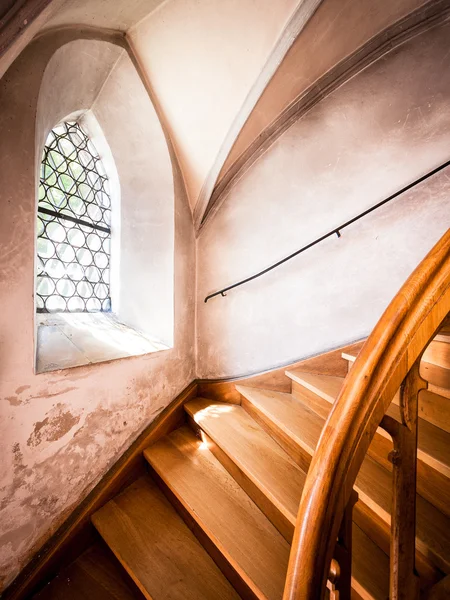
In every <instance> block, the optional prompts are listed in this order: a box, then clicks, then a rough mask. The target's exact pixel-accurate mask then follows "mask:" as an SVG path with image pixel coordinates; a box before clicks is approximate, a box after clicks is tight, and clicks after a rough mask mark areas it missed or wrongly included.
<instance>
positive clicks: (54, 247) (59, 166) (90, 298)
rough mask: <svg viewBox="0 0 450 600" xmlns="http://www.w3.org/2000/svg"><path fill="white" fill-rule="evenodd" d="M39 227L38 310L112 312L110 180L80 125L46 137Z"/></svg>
mask: <svg viewBox="0 0 450 600" xmlns="http://www.w3.org/2000/svg"><path fill="white" fill-rule="evenodd" d="M37 225H38V234H37V235H38V238H37V262H38V266H37V269H38V272H37V288H36V306H37V312H41V313H48V312H96V311H109V310H111V299H110V290H109V266H110V245H111V228H110V227H111V200H110V194H109V182H108V177H107V176H106V172H105V169H104V167H103V165H102V161H101V159H100V157H99V155H98V153H97V151H96V149H95V148H94V146H93V144H92V142H91V141H90V140H89V138H88V136H87V135H86V133H85V132H84V131H83V129H82V128H81V127H80V125H79V123H74V122H65V123H62V124H60V125H58V126H57V127H55V128H54V129H53V130H52V131H51V132H50V133H49V135H48V137H47V140H46V143H45V148H44V153H43V158H42V163H41V172H40V185H39V201H38V224H37Z"/></svg>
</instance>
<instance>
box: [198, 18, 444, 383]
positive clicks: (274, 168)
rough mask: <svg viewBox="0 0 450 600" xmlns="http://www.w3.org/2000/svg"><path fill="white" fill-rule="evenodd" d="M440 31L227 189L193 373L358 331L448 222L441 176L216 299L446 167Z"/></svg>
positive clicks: (295, 353)
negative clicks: (221, 291) (212, 295)
mask: <svg viewBox="0 0 450 600" xmlns="http://www.w3.org/2000/svg"><path fill="white" fill-rule="evenodd" d="M449 36H450V25H449V23H445V24H443V25H441V26H439V27H434V28H433V29H430V30H428V31H427V32H425V33H423V34H421V35H420V36H417V37H415V38H413V39H412V40H410V41H409V42H407V43H405V44H403V45H402V46H399V47H397V48H396V49H394V50H393V51H391V52H390V53H389V54H388V55H386V56H384V57H383V58H381V59H379V60H378V61H376V62H375V63H373V64H371V65H370V66H369V67H367V68H366V69H365V70H364V71H362V72H361V73H360V74H358V75H357V76H356V77H354V78H353V79H351V80H350V81H348V82H347V83H346V84H345V85H343V86H342V87H341V88H339V89H338V90H336V91H335V92H334V93H333V94H332V95H330V96H328V97H327V98H326V99H324V100H323V101H321V102H320V103H319V104H317V105H316V106H315V107H314V108H313V109H312V110H311V111H310V112H309V113H307V114H306V115H305V116H304V117H303V118H302V119H300V120H298V121H297V122H296V123H294V124H293V125H292V126H291V127H290V129H288V130H287V131H286V132H285V133H284V134H283V135H282V136H281V137H280V138H279V139H278V140H277V141H276V142H275V144H273V145H272V146H271V147H270V148H269V150H268V151H267V152H266V153H265V154H264V155H263V156H262V157H261V158H260V159H258V161H257V162H256V163H255V164H254V165H253V166H252V167H251V168H250V169H249V171H248V172H247V173H246V174H245V175H244V177H243V178H242V179H241V180H240V181H238V182H237V183H236V184H235V185H234V187H233V188H232V189H231V191H230V193H229V195H228V197H227V198H226V199H225V201H224V203H223V204H222V206H221V208H220V209H219V210H218V212H217V213H216V214H215V215H214V217H213V218H212V219H211V220H210V221H209V222H208V223H207V224H206V225H205V226H204V228H203V229H202V231H201V234H200V237H199V238H198V242H197V243H198V248H197V279H198V296H197V322H198V329H197V343H198V369H197V374H198V376H199V377H212V378H215V377H217V378H219V377H226V376H237V375H240V374H247V373H251V372H253V371H259V370H263V369H269V368H272V367H274V366H276V365H282V364H286V363H290V362H294V361H295V360H299V359H301V358H303V357H307V356H310V355H313V354H315V353H319V352H322V351H325V350H327V349H330V348H333V347H337V346H339V345H344V344H345V343H347V342H350V341H354V340H355V339H358V338H361V337H363V336H365V335H367V334H368V333H369V332H370V331H371V329H372V328H373V326H374V325H375V323H376V321H377V320H378V318H379V317H380V316H381V313H382V311H383V310H384V308H385V307H386V306H387V304H388V303H389V302H390V300H391V299H392V297H393V296H394V294H395V293H396V292H397V290H398V289H399V288H400V286H401V285H402V284H403V282H404V281H405V279H406V278H407V276H408V275H409V274H410V272H411V271H412V270H413V269H414V267H415V266H416V265H417V264H418V263H419V262H420V260H421V259H422V258H423V257H424V255H425V254H426V252H427V251H428V250H429V249H430V248H431V247H432V246H433V245H434V243H435V242H436V241H437V240H438V239H439V238H440V236H442V234H443V233H444V232H445V231H446V230H447V228H448V227H449V226H450V212H449V198H450V183H449V181H450V170H449V169H447V170H446V171H445V172H443V173H441V174H440V175H437V176H435V177H434V178H433V179H431V180H429V181H427V182H426V183H424V184H422V185H420V186H418V187H417V188H415V189H414V190H413V191H411V192H409V193H407V194H404V195H403V196H402V197H400V198H398V199H397V200H395V201H393V202H392V203H391V204H389V205H386V206H385V207H383V208H382V209H380V210H379V211H377V212H375V213H373V214H372V215H370V216H368V217H366V218H364V219H363V220H361V221H359V222H358V223H356V224H354V225H352V226H351V227H349V228H348V229H346V230H345V231H343V234H342V237H341V238H340V239H338V238H337V237H336V238H332V239H331V238H330V239H328V240H326V241H325V242H323V243H322V244H320V245H319V246H317V247H315V248H313V249H311V250H309V251H307V252H306V253H304V254H302V255H301V256H299V257H297V258H295V259H294V260H292V261H290V262H289V263H287V264H285V265H283V266H282V267H280V268H278V269H276V270H274V271H272V272H271V273H268V274H266V275H264V276H263V277H261V278H259V279H257V280H255V281H252V282H250V283H248V284H246V285H245V286H243V287H241V288H238V289H235V290H232V291H230V292H228V294H227V296H226V297H225V298H222V297H216V298H214V299H212V300H210V301H209V302H208V303H207V304H205V303H204V298H205V297H206V295H208V294H210V293H212V292H214V291H217V290H219V289H221V288H223V287H225V286H227V285H230V284H233V283H235V282H237V281H239V280H240V279H243V278H245V277H248V276H250V275H252V274H254V273H256V272H258V271H260V270H262V269H264V268H265V267H267V266H269V265H270V264H272V263H274V262H276V261H277V260H279V259H281V258H283V257H285V256H287V255H289V254H290V253H292V252H294V251H295V250H297V249H298V248H300V247H301V246H303V245H305V244H307V243H308V242H311V241H313V240H314V239H315V238H317V237H319V236H320V235H323V234H324V233H326V232H327V231H329V230H330V229H333V228H335V227H337V226H338V225H339V224H341V223H343V222H345V221H346V220H347V219H350V218H352V217H353V216H355V215H356V214H358V213H360V212H362V211H363V210H365V209H366V208H368V207H370V206H372V205H374V204H376V203H377V202H379V201H380V200H382V199H383V198H385V197H387V196H388V195H390V194H392V193H394V192H396V191H397V190H399V189H401V188H402V187H403V186H405V185H406V184H408V183H410V182H412V181H414V180H415V179H417V178H418V177H420V176H421V175H423V174H425V173H427V172H428V171H430V170H432V169H433V168H435V167H436V166H438V165H439V164H441V163H444V162H445V161H446V160H448V159H449V150H448V149H449V142H450V102H449V100H450V72H449V71H448V69H446V68H445V65H446V64H447V58H448V40H449V39H450V38H449Z"/></svg>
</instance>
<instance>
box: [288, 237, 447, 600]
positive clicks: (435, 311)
mask: <svg viewBox="0 0 450 600" xmlns="http://www.w3.org/2000/svg"><path fill="white" fill-rule="evenodd" d="M449 311H450V230H448V231H447V233H446V234H445V235H444V236H443V237H442V238H441V240H440V241H439V242H438V243H437V244H436V246H435V247H434V248H433V249H432V250H431V252H430V253H429V254H428V255H427V256H426V257H425V259H424V260H423V261H422V262H421V263H420V265H419V266H418V267H417V269H416V270H415V271H414V272H413V274H412V275H411V276H410V277H409V278H408V280H407V281H406V283H405V284H404V285H403V287H402V288H401V290H400V291H399V292H398V294H397V295H396V296H395V298H394V299H393V301H392V302H391V304H390V305H389V307H388V308H387V309H386V311H385V313H384V314H383V316H382V317H381V319H380V321H379V322H378V324H377V325H376V327H375V329H374V330H373V332H372V334H371V335H370V337H369V338H368V340H367V342H366V343H365V345H364V347H363V349H362V350H361V352H360V354H359V355H358V358H357V359H356V361H355V364H354V366H353V368H352V369H351V371H350V373H349V375H348V376H347V378H346V380H345V383H344V386H343V388H342V391H341V393H340V395H339V398H338V400H337V401H336V403H335V404H334V406H333V409H332V411H331V412H330V414H329V417H328V419H327V422H326V423H325V426H324V429H323V431H322V434H321V437H320V440H319V443H318V445H317V448H316V451H315V454H314V458H313V460H312V462H311V466H310V468H309V471H308V476H307V479H306V483H305V486H304V490H303V494H302V499H301V503H300V507H299V512H298V517H297V523H296V528H295V533H294V539H293V542H292V549H291V555H290V561H289V568H288V573H287V579H286V586H285V591H284V596H283V598H284V600H320V599H321V598H323V595H324V593H325V587H326V586H327V582H328V587H329V589H330V592H331V594H332V596H331V597H332V598H333V594H334V598H339V599H340V600H346V599H347V598H350V588H349V583H348V582H349V577H350V574H349V571H348V570H349V568H350V564H351V563H350V561H351V543H348V539H349V537H348V531H349V529H348V528H349V527H350V531H351V520H350V524H349V514H350V515H351V509H352V506H353V503H354V496H353V495H352V490H353V486H354V483H355V480H356V476H357V474H358V471H359V469H360V467H361V464H362V461H363V460H364V456H365V454H366V452H367V449H368V447H369V445H370V442H371V440H372V438H373V437H374V435H375V432H376V429H377V427H378V426H379V425H381V426H382V427H384V428H385V429H386V430H387V431H388V433H389V434H390V435H391V436H392V438H393V442H394V450H393V451H392V453H391V455H390V458H391V462H392V464H393V504H392V517H391V551H390V563H391V568H390V597H391V599H392V600H403V599H404V600H406V599H408V600H411V599H414V598H417V597H418V578H417V576H416V573H415V568H414V560H415V497H416V458H417V412H418V411H417V403H418V393H419V391H420V390H421V389H424V388H426V382H424V381H423V380H422V379H421V377H420V374H419V363H420V358H421V356H422V353H423V352H424V350H425V349H426V347H427V346H428V344H429V342H430V340H431V339H432V338H433V337H434V335H435V334H436V332H437V330H438V329H439V326H440V324H441V323H442V322H443V320H444V319H445V317H446V316H447V314H448V313H449ZM399 388H400V389H401V395H400V411H401V423H400V422H397V421H395V420H394V419H392V418H390V417H388V416H386V415H385V413H386V411H387V409H388V407H389V405H390V403H391V401H392V399H393V397H394V395H395V393H396V392H397V390H398V389H399ZM345 528H347V534H346V536H345V539H346V540H347V542H346V543H347V546H346V543H345V542H343V538H342V531H344V530H345ZM336 540H337V542H336ZM343 548H345V549H346V552H347V554H345V552H344V554H342V549H343ZM339 557H341V558H339ZM342 557H344V558H342ZM332 561H333V562H332ZM336 562H337V563H338V565H336Z"/></svg>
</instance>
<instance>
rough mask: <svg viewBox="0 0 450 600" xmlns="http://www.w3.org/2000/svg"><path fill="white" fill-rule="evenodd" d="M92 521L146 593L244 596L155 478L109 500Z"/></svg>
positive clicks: (194, 598) (194, 599)
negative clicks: (230, 581)
mask: <svg viewBox="0 0 450 600" xmlns="http://www.w3.org/2000/svg"><path fill="white" fill-rule="evenodd" d="M149 517H151V518H149ZM92 521H93V523H94V525H95V527H96V528H97V530H98V531H99V533H100V534H101V536H102V537H103V539H104V540H105V542H106V543H107V544H108V546H109V547H110V548H111V550H112V551H113V552H114V554H115V555H116V557H117V558H118V560H119V561H120V562H121V563H122V565H123V566H124V568H125V569H126V571H127V572H128V573H129V575H130V576H131V577H132V578H133V580H134V581H135V583H136V585H137V586H138V588H139V589H140V590H141V592H142V593H143V594H144V596H145V597H146V598H149V599H151V600H160V599H165V600H169V599H170V600H189V599H190V600H198V599H201V598H202V599H204V600H212V599H215V598H221V599H223V600H237V599H238V598H239V596H238V595H237V593H236V592H235V590H234V589H233V588H232V587H231V585H230V584H229V582H228V581H227V580H226V579H225V577H224V576H223V575H222V573H221V571H220V570H219V568H218V567H217V566H216V564H215V563H214V562H213V560H212V559H211V558H210V556H209V555H208V554H207V552H206V551H205V550H204V549H203V547H202V546H201V544H200V543H199V542H198V541H197V539H196V538H195V536H194V534H193V533H192V532H191V531H190V529H189V528H188V527H187V525H186V524H185V523H184V522H183V520H182V519H181V517H179V516H178V514H177V513H176V511H175V509H174V508H173V507H172V505H171V504H170V503H169V501H168V500H167V499H166V498H165V497H164V495H163V494H162V492H161V491H160V490H159V489H158V488H157V487H156V485H155V484H154V483H153V482H152V481H151V479H150V478H149V477H142V478H141V479H139V480H137V481H136V482H135V483H133V484H132V485H131V486H130V487H129V488H127V489H126V490H125V491H124V492H123V493H122V494H120V495H119V496H116V497H115V498H114V499H113V500H111V501H110V502H108V503H107V504H106V505H105V506H103V507H102V508H101V509H100V510H99V511H97V512H96V513H95V514H94V515H93V517H92Z"/></svg>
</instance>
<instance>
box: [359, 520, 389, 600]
mask: <svg viewBox="0 0 450 600" xmlns="http://www.w3.org/2000/svg"><path fill="white" fill-rule="evenodd" d="M354 592H356V594H354ZM388 596H389V557H388V556H387V555H386V554H385V553H384V552H383V551H382V550H381V549H380V548H379V547H378V546H377V545H376V544H374V542H373V541H372V540H371V539H370V538H369V536H367V535H366V534H365V533H364V531H363V530H362V529H361V528H360V527H358V525H356V524H355V523H353V527H352V600H353V598H354V597H355V598H358V599H359V598H361V599H362V600H386V598H388Z"/></svg>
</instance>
